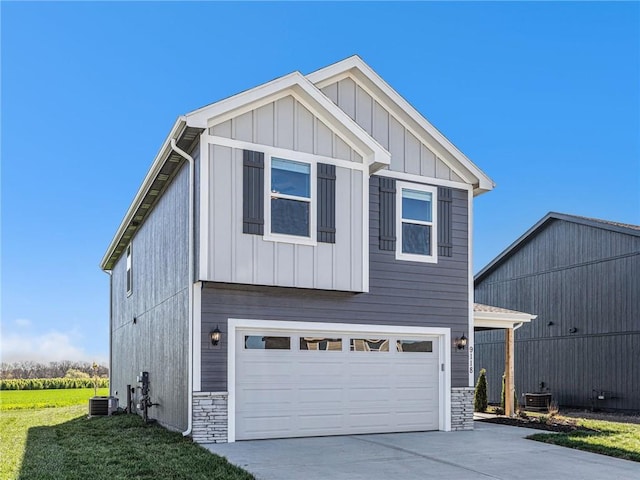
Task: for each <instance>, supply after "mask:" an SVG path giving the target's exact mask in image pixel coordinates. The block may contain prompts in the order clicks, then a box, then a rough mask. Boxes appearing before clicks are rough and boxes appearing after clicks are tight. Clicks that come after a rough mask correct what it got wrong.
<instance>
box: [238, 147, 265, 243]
mask: <svg viewBox="0 0 640 480" xmlns="http://www.w3.org/2000/svg"><path fill="white" fill-rule="evenodd" d="M242 165H243V166H242V231H243V233H250V234H253V235H263V234H264V153H262V152H253V151H251V150H244V151H243V155H242Z"/></svg>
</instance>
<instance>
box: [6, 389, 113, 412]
mask: <svg viewBox="0 0 640 480" xmlns="http://www.w3.org/2000/svg"><path fill="white" fill-rule="evenodd" d="M93 395H94V390H93V388H74V389H58V390H2V391H0V411H3V410H5V411H6V410H25V409H26V410H30V409H34V408H55V407H70V406H72V405H85V407H86V409H87V411H89V399H90V398H91V397H93ZM98 395H109V389H108V388H99V389H98Z"/></svg>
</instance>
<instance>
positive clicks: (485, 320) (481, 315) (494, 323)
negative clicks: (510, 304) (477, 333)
mask: <svg viewBox="0 0 640 480" xmlns="http://www.w3.org/2000/svg"><path fill="white" fill-rule="evenodd" d="M536 318H538V316H537V315H531V314H529V313H522V312H509V313H499V312H477V311H476V312H473V326H474V327H480V328H514V327H515V326H516V325H518V324H521V323H529V322H531V320H535V319H536Z"/></svg>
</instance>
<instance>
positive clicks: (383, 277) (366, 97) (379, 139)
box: [101, 56, 494, 442]
mask: <svg viewBox="0 0 640 480" xmlns="http://www.w3.org/2000/svg"><path fill="white" fill-rule="evenodd" d="M493 186H494V185H493V182H492V181H491V179H490V178H488V177H487V175H485V174H484V173H483V172H482V171H481V170H480V169H479V168H478V167H476V166H475V165H474V164H473V163H472V162H471V161H470V160H469V159H468V158H467V157H466V156H465V155H463V154H462V153H461V152H460V151H459V150H458V149H457V148H456V147H455V146H454V145H453V144H452V143H451V142H450V141H448V140H447V139H446V138H445V137H444V136H443V135H442V134H441V133H440V132H439V131H438V130H436V129H435V128H434V127H433V126H432V125H431V124H430V123H429V122H428V121H427V120H425V118H424V117H422V116H421V115H420V113H418V112H417V111H416V110H415V109H414V108H413V107H412V106H411V105H410V104H409V103H408V102H407V101H406V100H404V99H403V98H402V97H401V96H400V95H399V94H398V93H396V92H395V91H394V90H393V89H392V88H391V87H390V86H389V85H387V83H385V81H384V80H383V79H382V78H380V77H379V76H378V75H377V74H376V73H375V72H374V71H373V70H372V69H371V68H370V67H369V66H368V65H366V64H365V63H364V62H363V61H362V60H361V59H360V58H359V57H357V56H354V57H350V58H348V59H346V60H344V61H341V62H339V63H336V64H333V65H330V66H328V67H326V68H323V69H321V70H318V71H316V72H314V73H311V74H309V75H302V74H300V73H299V72H294V73H291V74H289V75H286V76H284V77H281V78H277V79H275V80H273V81H271V82H268V83H266V84H264V85H260V86H258V87H256V88H254V89H251V90H248V91H245V92H242V93H239V94H237V95H235V96H232V97H230V98H226V99H224V100H221V101H219V102H216V103H214V104H211V105H208V106H206V107H203V108H201V109H199V110H196V111H193V112H191V113H188V114H186V115H183V116H180V117H179V118H178V119H177V120H176V122H175V124H174V126H173V128H172V129H171V131H170V132H169V135H168V136H167V138H166V140H165V142H164V144H163V145H162V147H161V149H160V151H159V152H158V154H157V156H156V158H155V160H154V162H153V165H152V166H151V169H150V170H149V173H148V174H147V176H146V178H145V179H144V182H143V184H142V186H141V187H140V190H139V191H138V193H137V195H136V197H135V199H134V200H133V203H132V204H131V206H130V208H129V210H128V211H127V213H126V215H125V218H124V220H123V221H122V224H121V225H120V227H119V228H118V231H117V232H116V234H115V236H114V238H113V240H112V241H111V243H110V245H109V247H108V250H107V252H106V253H105V255H104V258H103V259H102V263H101V267H102V269H103V270H105V271H107V272H108V273H110V275H111V326H110V332H111V343H110V345H111V352H110V354H111V364H110V367H111V393H112V395H115V396H117V397H118V398H119V399H120V401H121V403H123V401H124V398H125V397H126V394H127V392H126V388H127V387H126V386H127V385H136V376H137V374H138V373H139V372H140V371H148V372H149V378H150V384H151V400H152V401H153V402H154V403H156V404H157V405H155V406H153V407H152V408H151V410H150V415H151V416H152V417H153V418H156V419H157V420H158V421H159V422H160V423H162V424H163V425H165V426H167V427H169V428H172V429H176V430H181V431H183V433H184V434H185V435H189V434H190V435H192V436H193V438H194V439H195V440H197V441H200V442H211V441H223V442H224V441H229V442H233V441H235V440H243V439H258V438H276V437H296V436H315V435H336V434H352V433H379V432H406V431H422V430H445V431H446V430H451V429H452V428H453V429H456V428H469V425H470V418H471V416H472V396H473V389H472V388H470V387H471V385H472V382H473V359H472V358H471V352H472V349H470V348H462V347H463V346H464V345H463V344H462V343H461V342H460V339H461V338H464V339H468V341H469V342H470V343H469V346H470V345H471V344H472V341H473V326H474V325H473V276H472V270H471V251H472V249H471V234H472V219H473V198H474V197H475V196H476V195H479V194H481V193H483V192H486V191H489V190H491V189H492V188H493ZM136 394H137V395H138V393H136Z"/></svg>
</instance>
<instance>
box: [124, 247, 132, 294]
mask: <svg viewBox="0 0 640 480" xmlns="http://www.w3.org/2000/svg"><path fill="white" fill-rule="evenodd" d="M125 256H126V270H125V275H126V276H125V285H126V286H127V287H128V288H127V297H129V296H130V295H131V294H132V293H133V248H132V245H131V244H129V245H127V250H126V253H125ZM127 283H128V285H127Z"/></svg>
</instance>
